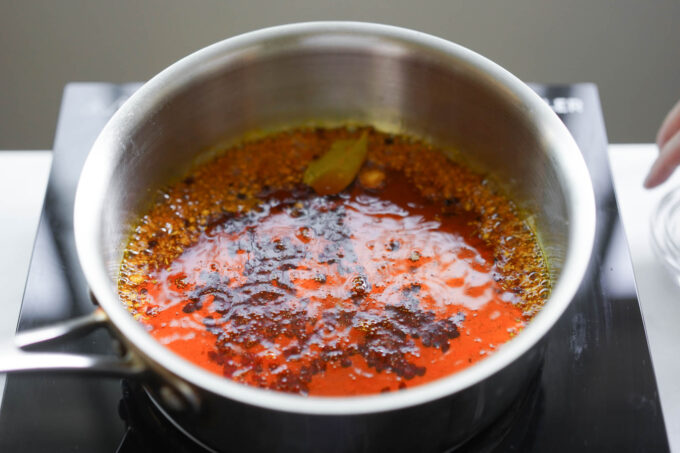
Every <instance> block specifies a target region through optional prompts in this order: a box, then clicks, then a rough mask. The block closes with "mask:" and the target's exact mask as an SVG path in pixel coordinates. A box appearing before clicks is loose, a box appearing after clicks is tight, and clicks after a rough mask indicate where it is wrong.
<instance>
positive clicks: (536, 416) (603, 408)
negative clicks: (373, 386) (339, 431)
mask: <svg viewBox="0 0 680 453" xmlns="http://www.w3.org/2000/svg"><path fill="white" fill-rule="evenodd" d="M139 86H140V84H137V83H133V84H124V85H114V84H102V83H74V84H69V85H68V86H67V87H66V89H65V91H64V97H63V102H62V106H61V112H60V116H59V122H58V126H57V133H56V140H55V144H54V157H53V166H52V171H51V174H50V179H49V183H48V189H47V195H46V200H45V204H44V208H43V211H42V216H41V221H40V226H39V228H38V234H37V238H36V242H35V247H34V251H33V256H32V260H31V265H30V270H29V274H28V279H27V281H26V289H25V294H24V298H23V304H22V309H21V316H20V321H19V326H18V330H24V329H29V328H32V327H37V326H42V325H45V324H49V323H50V322H55V321H59V320H63V319H67V318H70V317H73V316H77V315H80V314H84V313H88V312H90V311H92V310H93V309H94V306H93V304H92V302H91V301H90V297H89V294H88V287H87V283H86V281H85V279H84V277H83V274H82V271H81V269H80V266H79V263H78V261H77V257H76V251H75V243H74V238H73V221H72V217H73V199H74V194H75V188H76V184H77V180H78V176H79V174H80V170H81V168H82V165H83V163H84V160H85V157H86V155H87V153H88V151H89V149H90V147H91V145H92V143H93V142H94V140H95V138H96V136H97V134H98V133H99V131H100V130H101V128H102V127H103V126H104V124H105V123H106V121H107V120H108V119H109V118H110V117H111V115H113V113H114V112H115V111H116V109H117V108H118V107H119V106H120V105H121V104H122V103H123V102H124V101H125V99H127V98H128V97H129V96H130V95H131V94H132V93H133V92H134V91H135V90H136V89H137V88H138V87H139ZM531 86H532V88H533V89H534V90H535V91H536V92H537V93H538V94H539V95H540V96H542V97H543V98H544V99H545V101H546V102H547V103H549V105H550V106H551V107H552V108H553V110H555V112H556V113H558V115H559V116H560V118H561V119H562V120H563V121H564V123H565V124H566V126H567V127H568V129H569V130H570V131H571V133H572V135H573V136H574V138H575V139H576V141H577V143H578V144H579V147H580V149H581V151H582V153H583V155H584V157H585V160H586V163H587V165H588V168H589V170H590V174H591V177H592V180H593V185H594V189H595V196H596V202H597V233H596V240H595V249H594V253H593V257H592V259H591V263H590V267H589V270H588V272H587V274H586V277H585V279H584V281H583V283H582V285H581V288H580V290H579V292H578V294H577V296H576V298H575V300H574V301H573V303H572V304H571V306H570V307H569V309H568V310H567V311H566V312H565V314H564V315H563V316H562V318H561V319H560V321H559V322H558V323H557V325H556V326H555V327H554V328H553V329H552V331H551V332H550V334H549V338H548V343H547V350H546V355H545V359H544V363H543V366H542V367H541V369H540V371H539V372H538V373H537V374H536V375H535V376H534V378H533V380H532V382H531V383H530V385H529V386H528V390H527V392H526V393H525V394H522V395H519V396H518V398H517V401H516V402H515V404H513V405H512V407H511V408H509V409H508V411H507V413H505V414H504V415H503V416H501V417H500V418H499V419H498V420H497V421H496V422H495V423H494V424H493V425H492V426H491V427H490V428H489V429H487V430H486V431H484V432H482V433H479V434H478V435H477V436H475V437H474V438H473V439H471V440H470V441H469V442H468V443H467V444H465V445H464V446H462V447H460V448H458V449H457V450H456V451H462V452H506V451H518V452H546V451H550V452H573V451H579V452H600V451H617V452H649V451H654V452H664V451H668V443H667V440H666V439H667V438H666V432H665V427H664V422H663V417H662V414H661V406H660V403H659V397H658V392H657V387H656V382H655V378H654V372H653V369H652V366H651V360H650V356H649V351H648V348H647V341H646V338H645V332H644V327H643V324H642V319H641V316H640V310H639V307H638V300H637V297H636V292H635V284H634V279H633V274H632V269H631V264H630V257H629V255H628V248H627V245H626V242H625V238H624V236H623V234H621V224H620V219H619V214H618V210H617V206H616V202H615V199H614V191H613V188H612V181H611V176H610V173H609V166H608V162H607V155H606V152H607V137H606V132H605V127H604V122H603V118H602V112H601V108H600V103H599V97H598V92H597V88H596V87H595V86H594V85H592V84H576V85H559V86H557V85H541V84H532V85H531ZM51 350H58V351H69V352H88V353H108V354H112V353H113V352H112V351H113V346H112V341H111V337H110V336H109V335H108V334H106V333H104V332H95V333H93V334H90V335H89V336H86V337H83V338H80V339H77V340H74V341H69V342H66V343H64V344H58V345H54V346H51ZM0 450H1V451H22V452H43V451H51V452H82V451H97V452H107V451H110V452H142V451H181V452H183V451H186V452H190V451H203V450H202V449H201V447H200V446H198V445H195V444H193V443H192V442H191V441H190V440H189V439H188V438H186V437H184V435H183V434H182V433H181V432H180V431H179V430H178V429H176V428H175V427H174V426H172V425H170V424H169V423H167V421H166V420H165V419H164V417H163V415H162V414H160V413H159V412H158V411H157V410H156V409H155V407H154V406H153V405H152V404H150V403H149V401H148V400H147V397H146V394H145V393H144V392H143V391H142V390H141V387H140V385H139V383H137V382H135V381H128V380H123V381H121V380H119V379H113V378H101V377H93V376H84V375H73V374H48V373H41V374H22V375H11V376H9V377H8V379H7V386H6V389H5V393H4V398H3V401H2V405H1V406H0Z"/></svg>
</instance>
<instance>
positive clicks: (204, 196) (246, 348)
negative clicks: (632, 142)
mask: <svg viewBox="0 0 680 453" xmlns="http://www.w3.org/2000/svg"><path fill="white" fill-rule="evenodd" d="M363 130H367V131H368V139H369V143H368V150H369V151H368V156H367V161H366V163H365V164H364V173H365V174H364V175H360V177H359V178H358V181H356V182H355V183H354V184H353V185H352V186H350V188H349V189H348V190H346V191H345V192H342V193H341V194H339V195H335V196H325V197H320V196H318V195H316V194H314V193H313V192H312V191H311V190H310V189H308V188H306V187H305V186H303V185H302V184H301V179H302V174H303V172H304V170H305V168H306V167H307V165H308V164H309V162H310V161H311V160H312V159H314V158H316V157H318V156H319V155H320V154H321V153H323V152H324V150H326V149H328V148H329V147H330V146H331V144H332V143H333V142H334V141H336V140H340V139H347V138H354V137H358V136H359V135H360V134H361V133H362V131H363ZM362 176H363V177H362ZM549 285H550V284H549V277H548V271H547V268H546V266H545V263H544V259H543V256H542V254H541V250H540V247H539V245H538V242H537V240H536V238H535V236H534V234H533V233H532V231H531V230H530V228H528V226H527V225H526V223H525V222H524V221H523V220H522V218H521V216H520V215H519V213H518V210H517V208H516V207H515V206H514V205H513V203H512V202H511V201H509V200H508V199H507V198H506V197H505V196H504V195H503V194H502V193H500V192H499V191H497V190H496V189H495V188H494V185H493V184H489V183H488V180H487V179H485V178H484V177H483V176H481V175H479V174H477V173H474V172H472V171H470V170H469V169H468V168H467V167H465V166H463V165H460V164H457V163H454V162H451V161H450V160H448V159H447V158H446V157H445V156H444V155H443V154H442V153H441V152H440V151H439V150H437V149H436V148H433V147H431V146H429V145H427V144H424V143H421V142H418V141H415V140H412V139H409V138H407V137H402V136H392V135H387V134H384V133H380V132H378V131H375V130H373V129H370V128H366V129H359V130H355V131H349V130H347V129H343V128H339V129H300V130H293V131H288V132H283V133H279V134H273V135H271V136H268V137H265V138H263V139H260V140H256V141H253V142H249V143H244V144H242V145H240V146H239V147H237V148H233V149H230V150H227V151H226V152H225V153H224V154H223V155H222V156H221V157H218V158H217V159H215V160H214V161H212V162H210V163H207V164H204V165H202V166H200V167H198V168H196V169H195V170H194V171H193V172H192V173H191V174H190V175H189V176H187V177H186V178H185V179H184V180H183V181H181V182H179V183H177V184H175V185H173V186H171V187H168V188H166V189H165V190H164V191H163V192H162V193H161V195H160V198H159V201H158V202H157V203H155V204H154V205H153V207H152V208H151V210H150V211H149V212H148V213H147V214H146V215H144V216H143V217H142V218H141V220H140V222H139V224H138V225H137V226H136V228H135V231H134V233H133V235H132V237H131V239H130V242H129V244H128V247H127V249H126V253H125V256H124V260H123V263H122V265H121V274H120V280H119V293H120V296H121V299H122V301H123V302H124V303H125V304H126V305H127V306H128V308H129V309H130V311H131V312H132V313H133V314H134V315H135V316H136V317H137V318H138V319H139V320H140V321H141V322H143V323H145V324H146V325H147V326H149V328H150V330H151V333H152V335H154V336H155V337H156V338H158V339H159V341H161V342H163V343H165V344H167V345H168V347H170V348H171V349H173V350H174V351H175V352H177V353H178V354H180V355H182V356H184V357H185V358H188V359H189V360H192V361H194V362H195V363H198V364H200V365H201V366H204V367H205V368H207V369H209V370H212V371H214V372H217V373H220V374H223V375H225V376H227V377H230V378H231V379H234V380H237V381H239V382H244V383H247V384H250V385H256V386H261V387H265V388H271V389H276V390H282V391H288V392H293V393H301V394H318V395H349V394H365V393H378V392H380V391H389V390H398V389H400V388H403V387H404V386H406V385H408V386H411V385H417V384H420V383H424V382H428V381H431V380H433V379H436V378H438V377H442V376H445V375H447V374H450V373H452V372H455V371H457V370H459V369H462V368H464V367H465V366H468V365H469V364H470V363H474V362H475V361H477V360H479V359H480V358H482V357H484V356H485V355H486V354H488V353H492V352H493V350H494V349H495V348H496V347H497V346H499V345H500V344H502V343H503V342H505V341H507V340H508V339H509V338H510V337H511V336H512V335H514V334H515V333H516V332H517V331H519V330H520V329H521V328H522V327H523V326H524V325H525V323H526V322H527V321H528V320H529V319H530V318H531V316H533V314H535V313H536V311H537V310H538V309H540V307H541V305H542V303H543V301H544V299H545V298H546V297H547V294H548V292H549V289H550V286H549Z"/></svg>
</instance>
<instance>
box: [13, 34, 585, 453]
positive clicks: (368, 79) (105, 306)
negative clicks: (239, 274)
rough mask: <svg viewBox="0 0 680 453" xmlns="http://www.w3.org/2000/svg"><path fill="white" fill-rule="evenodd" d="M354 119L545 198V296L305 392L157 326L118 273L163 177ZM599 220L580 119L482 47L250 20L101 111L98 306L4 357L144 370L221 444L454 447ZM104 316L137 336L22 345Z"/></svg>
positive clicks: (154, 388) (32, 367) (80, 212)
mask: <svg viewBox="0 0 680 453" xmlns="http://www.w3.org/2000/svg"><path fill="white" fill-rule="evenodd" d="M349 120H351V121H353V122H360V123H367V124H372V125H374V126H376V127H378V128H380V129H382V130H386V131H392V132H405V133H409V134H413V135H416V136H421V137H425V138H427V139H429V140H432V141H433V142H435V143H437V144H439V145H442V146H444V147H455V148H457V149H460V150H462V151H463V152H464V153H465V154H466V155H467V156H468V158H469V160H470V162H472V163H473V164H474V165H477V166H479V167H480V168H483V169H485V170H486V171H489V172H491V173H493V174H494V175H495V176H496V177H497V178H498V180H499V181H501V183H502V184H503V186H504V187H505V189H506V190H507V191H508V192H509V193H511V194H512V195H513V196H514V197H515V198H516V199H518V200H520V204H522V206H523V207H524V208H525V209H527V210H528V211H530V212H532V213H533V222H534V224H535V227H536V229H537V231H538V233H539V235H540V238H541V241H542V243H543V245H544V248H545V252H546V254H547V256H548V259H549V262H550V267H551V273H552V277H553V290H552V294H551V296H550V298H549V300H548V301H547V303H546V305H545V307H544V308H543V310H542V311H541V312H540V313H539V314H538V315H537V316H536V317H535V318H534V319H533V321H532V322H531V323H530V324H529V325H528V326H527V327H526V328H525V329H524V330H523V331H522V333H521V334H520V335H518V336H517V337H516V338H514V339H512V340H511V341H509V342H508V343H506V344H504V345H502V346H501V347H500V348H499V349H498V351H497V352H496V353H494V354H493V355H491V356H490V357H488V358H486V359H485V360H482V361H481V362H478V363H477V364H475V365H473V366H471V367H469V368H467V369H465V370H463V371H461V372H458V373H456V374H453V375H451V376H449V377H446V378H443V379H440V380H438V381H435V382H432V383H429V384H426V385H422V386H418V387H413V388H409V389H407V390H404V391H400V392H392V393H388V394H380V395H374V396H361V397H343V398H340V397H338V398H322V397H302V396H293V395H288V394H283V393H277V392H273V391H267V390H261V389H257V388H252V387H247V386H244V385H241V384H238V383H235V382H233V381H230V380H229V379H226V378H222V377H220V376H218V375H215V374H212V373H210V372H208V371H206V370H204V369H202V368H200V367H198V366H196V365H194V364H192V363H190V362H188V361H186V360H184V359H182V358H181V357H179V356H177V355H175V354H174V353H173V352H171V351H170V350H169V349H166V348H165V347H164V346H163V345H161V344H160V343H158V342H157V341H156V340H154V339H153V338H152V337H151V336H150V335H149V334H148V333H147V332H146V331H145V329H144V328H143V327H142V325H141V324H139V323H138V322H136V321H135V320H134V319H133V318H132V316H130V314H129V313H128V312H127V310H126V309H125V307H123V305H122V304H121V303H120V301H119V299H118V295H117V290H116V279H117V275H118V269H119V264H120V261H121V256H122V250H123V247H124V245H125V242H126V238H127V237H128V234H129V232H130V228H131V225H132V224H133V222H134V221H135V219H136V218H138V216H139V214H140V210H141V209H142V208H143V207H144V206H145V203H148V201H149V199H150V197H151V195H152V194H153V193H154V190H155V189H157V188H158V187H160V186H162V185H163V184H164V183H165V182H167V181H168V180H170V179H172V178H175V177H178V176H179V175H181V174H182V172H184V171H186V170H187V169H188V168H189V166H190V165H191V164H192V162H195V160H196V158H197V156H198V154H199V153H202V152H204V151H205V150H207V149H210V148H211V147H213V146H214V145H215V144H217V143H228V142H229V141H236V140H238V138H239V137H242V136H243V134H244V133H246V132H251V131H254V130H260V131H262V130H264V131H266V130H272V129H278V128H281V127H286V126H295V125H301V124H308V123H310V122H311V123H315V124H319V123H323V124H327V123H342V122H346V121H349ZM594 228H595V204H594V198H593V192H592V186H591V182H590V178H589V176H588V172H587V170H586V166H585V164H584V162H583V159H582V157H581V154H580V152H579V150H578V148H577V146H576V144H575V142H574V140H573V139H572V138H571V136H570V134H569V132H568V131H567V129H566V128H565V127H564V126H563V124H562V123H561V121H560V120H559V119H558V118H557V116H556V115H555V114H554V113H553V112H552V111H551V110H550V108H549V107H548V106H547V105H545V104H544V102H543V101H542V100H541V99H540V98H539V97H538V96H537V95H536V94H534V93H533V92H532V91H531V90H530V89H529V88H528V87H527V86H526V85H524V84H523V83H522V82H520V81H519V80H518V79H517V78H515V77H514V76H513V75H511V74H510V73H508V72H507V71H505V70H504V69H502V68H501V67H499V66H498V65H496V64H494V63H492V62H491V61H489V60H487V59H486V58H484V57H482V56H480V55H478V54H476V53H474V52H472V51H470V50H468V49H465V48H463V47H461V46H458V45H456V44H453V43H451V42H448V41H445V40H443V39H439V38H436V37H433V36H429V35H426V34H423V33H419V32H416V31H411V30H405V29H402V28H396V27H391V26H385V25H376V24H367V23H355V22H316V23H302V24H293V25H284V26H280V27H274V28H268V29H264V30H260V31H255V32H252V33H247V34H244V35H241V36H237V37H235V38H230V39H227V40H225V41H222V42H219V43H217V44H214V45H212V46H209V47H206V48H204V49H201V50H199V51H198V52H195V53H193V54H191V55H189V56H188V57H186V58H184V59H182V60H180V61H178V62H177V63H175V64H173V65H172V66H170V67H169V68H167V69H166V70H164V71H163V72H161V73H160V74H158V75H157V76H156V77H154V78H153V79H151V80H150V81H149V82H148V83H146V84H145V85H144V86H143V87H142V88H140V89H139V91H137V92H136V93H135V94H134V95H133V96H132V97H131V98H130V99H129V100H128V101H127V102H126V103H125V104H124V105H123V106H122V107H121V108H120V110H119V111H118V112H117V113H116V114H115V115H114V116H113V118H112V119H111V120H110V121H109V123H108V124H107V125H106V127H105V128H104V130H103V131H102V132H101V134H100V136H99V138H98V139H97V141H96V142H95V144H94V146H93V147H92V150H91V151H90V155H89V157H88V159H87V162H86V164H85V167H84V169H83V173H82V175H81V178H80V182H79V185H78V191H77V195H76V203H75V235H76V245H77V249H78V256H79V258H80V262H81V265H82V267H83V270H84V272H85V275H86V278H87V281H88V283H89V285H90V288H91V290H92V293H93V295H94V297H95V298H96V299H97V301H98V302H99V305H100V308H99V309H97V310H96V311H95V312H94V313H93V314H91V315H89V316H86V317H84V318H80V319H76V320H72V321H68V322H66V323H62V324H59V325H55V326H52V327H48V328H44V329H39V330H34V331H28V332H22V333H20V334H18V335H17V336H16V338H15V339H14V342H13V344H8V343H5V344H4V345H2V348H1V349H0V354H1V357H0V372H3V371H12V372H13V371H46V370H62V371H63V370H75V371H83V372H84V371H91V372H96V373H108V374H113V375H134V376H136V377H137V378H138V379H141V380H142V382H143V384H144V387H145V389H146V391H147V392H148V393H149V395H150V396H151V398H152V399H153V401H154V402H155V403H156V404H157V405H158V407H159V408H161V410H162V411H163V412H164V413H165V415H166V416H167V417H168V418H169V419H170V420H171V421H172V422H173V423H175V424H176V425H177V426H179V427H180V428H181V429H182V430H184V431H185V432H186V433H187V434H189V435H190V436H192V437H193V438H194V439H196V440H197V441H199V442H201V443H202V444H203V445H205V446H207V447H210V448H212V449H214V450H230V451H241V450H244V451H268V452H270V451H325V452H333V451H371V452H372V451H390V452H394V451H420V452H425V451H442V450H445V449H448V448H452V447H455V446H456V445H459V444H460V443H462V442H464V441H465V440H466V439H468V438H469V437H470V436H471V435H473V434H474V433H476V432H478V431H479V430H480V429H482V428H484V427H486V426H488V425H489V424H490V423H492V422H493V420H494V418H496V417H497V416H498V415H499V414H500V413H501V412H502V411H503V410H504V409H506V408H507V407H508V406H509V405H510V404H511V402H512V401H513V399H514V398H516V396H517V395H518V393H519V392H520V391H521V390H522V389H523V388H524V387H525V386H526V383H527V381H528V379H529V378H530V377H531V376H532V375H533V374H534V373H535V372H536V370H537V368H538V366H539V365H540V363H541V360H542V354H543V341H542V339H543V338H544V336H545V334H546V333H547V332H548V331H549V330H550V329H551V327H552V326H553V325H554V324H555V322H556V321H557V320H558V318H559V317H560V315H561V314H562V313H563V312H564V310H565V308H566V307H567V306H568V304H569V303H570V301H571V299H572V297H573V296H574V294H575V292H576V290H577V288H578V286H579V284H580V281H581V279H582V277H583V275H584V272H585V269H586V267H587V263H588V260H589V257H590V253H591V248H592V243H593V235H594ZM102 325H103V326H107V327H109V328H110V329H111V330H112V333H113V336H114V337H115V338H116V339H117V340H118V341H119V342H120V343H121V344H122V345H123V346H124V349H125V350H126V351H127V352H126V353H125V354H123V355H121V356H120V357H92V356H81V355H76V354H52V353H38V352H27V351H25V350H24V348H25V347H26V346H28V345H32V344H36V343H40V342H45V341H50V340H52V339H54V338H57V337H62V336H64V335H68V334H73V333H78V332H81V331H83V330H88V329H91V328H94V327H98V326H102Z"/></svg>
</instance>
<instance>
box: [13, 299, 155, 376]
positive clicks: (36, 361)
mask: <svg viewBox="0 0 680 453" xmlns="http://www.w3.org/2000/svg"><path fill="white" fill-rule="evenodd" d="M108 319H109V318H108V316H107V315H106V313H104V310H102V309H101V308H97V309H96V310H95V311H93V312H92V313H90V314H87V315H84V316H80V317H77V318H73V319H69V320H66V321H62V322H58V323H55V324H51V325H49V326H46V327H39V328H36V329H30V330H26V331H23V332H19V333H17V334H16V335H15V336H14V337H13V338H9V339H6V340H2V341H0V373H18V372H36V371H77V372H88V373H93V374H99V375H107V376H118V377H129V376H134V375H138V374H141V373H142V372H143V371H144V370H145V368H144V365H143V364H142V362H141V361H140V360H139V359H137V358H136V357H135V356H134V355H133V354H132V353H131V352H129V351H127V352H126V353H124V354H123V355H121V356H115V355H92V354H91V355H87V354H73V353H61V352H31V351H26V350H25V349H26V348H29V347H31V346H34V345H38V344H45V343H51V342H55V341H57V340H63V339H67V338H69V337H73V336H79V335H85V334H87V333H89V332H91V331H93V330H95V329H97V328H100V327H108V326H109V322H108Z"/></svg>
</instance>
